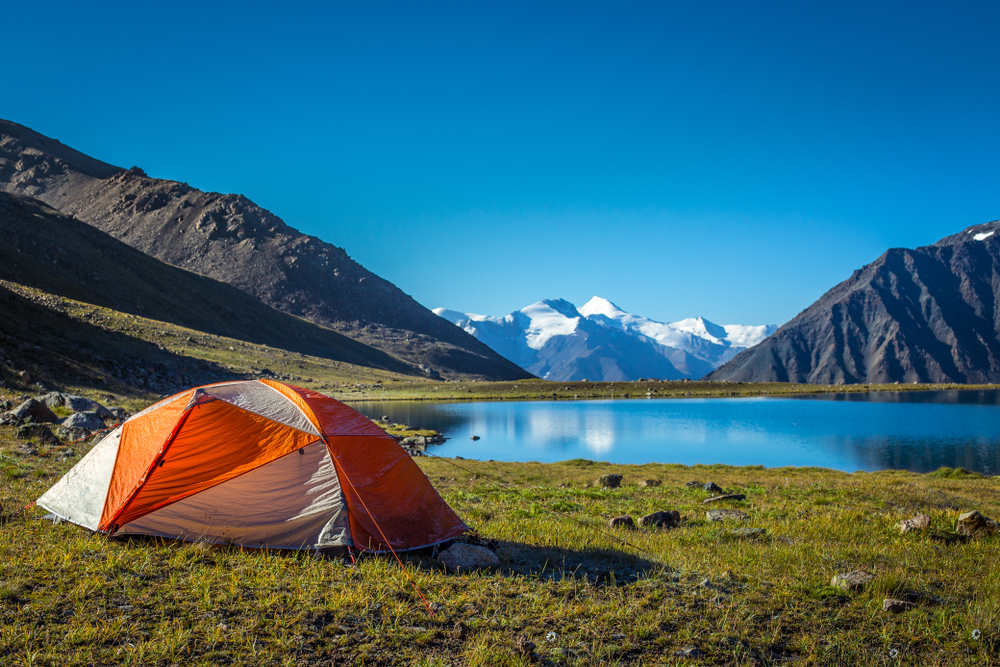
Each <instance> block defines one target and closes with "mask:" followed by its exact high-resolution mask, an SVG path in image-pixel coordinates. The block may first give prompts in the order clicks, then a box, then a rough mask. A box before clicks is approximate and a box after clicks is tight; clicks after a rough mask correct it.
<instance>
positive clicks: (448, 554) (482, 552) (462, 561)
mask: <svg viewBox="0 0 1000 667" xmlns="http://www.w3.org/2000/svg"><path fill="white" fill-rule="evenodd" d="M438 562H439V563H441V564H442V565H444V566H445V568H446V569H447V570H448V571H450V572H471V571H473V570H482V569H486V568H491V567H497V566H499V565H500V559H499V558H497V555H496V554H495V553H493V552H492V551H490V550H489V549H487V548H486V547H480V546H476V545H474V544H466V543H464V542H456V543H455V544H452V545H451V546H450V547H448V548H447V549H445V550H444V551H442V552H441V553H440V554H438Z"/></svg>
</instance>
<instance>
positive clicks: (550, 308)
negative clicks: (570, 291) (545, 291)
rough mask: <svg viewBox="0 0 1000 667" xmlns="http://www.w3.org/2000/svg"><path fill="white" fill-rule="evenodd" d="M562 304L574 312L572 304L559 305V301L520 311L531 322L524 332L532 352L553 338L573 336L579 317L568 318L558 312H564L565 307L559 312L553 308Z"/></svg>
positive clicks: (547, 302)
mask: <svg viewBox="0 0 1000 667" xmlns="http://www.w3.org/2000/svg"><path fill="white" fill-rule="evenodd" d="M563 304H565V305H568V306H569V307H570V308H573V310H574V311H575V310H576V309H575V308H574V307H573V304H571V303H569V302H568V301H563V302H562V303H560V301H559V300H556V301H539V302H538V303H533V304H531V305H530V306H528V307H527V308H522V309H521V310H520V312H521V313H523V314H524V315H526V316H527V317H528V319H529V320H531V325H530V326H529V327H528V329H527V330H526V331H525V334H526V337H527V339H528V347H530V348H531V349H533V350H540V349H542V347H544V345H545V344H546V343H547V342H549V340H550V339H551V338H552V337H553V336H571V335H573V332H574V331H576V325H577V324H579V322H580V318H579V316H577V317H569V316H567V315H566V313H564V312H560V310H566V308H565V307H562V308H560V309H559V310H557V309H556V308H555V307H554V306H556V305H560V306H561V305H563ZM577 315H579V313H577Z"/></svg>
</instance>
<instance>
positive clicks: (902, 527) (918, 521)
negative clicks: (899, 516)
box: [896, 514, 931, 534]
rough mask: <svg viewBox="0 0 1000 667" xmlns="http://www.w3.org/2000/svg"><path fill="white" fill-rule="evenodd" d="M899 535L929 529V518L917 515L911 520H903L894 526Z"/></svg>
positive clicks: (924, 515)
mask: <svg viewBox="0 0 1000 667" xmlns="http://www.w3.org/2000/svg"><path fill="white" fill-rule="evenodd" d="M896 527H897V528H899V532H900V533H904V534H905V533H912V532H915V531H918V530H927V529H928V528H930V527H931V517H930V516H929V515H927V514H918V515H917V516H915V517H913V518H912V519H904V520H903V521H900V522H899V523H897V524H896Z"/></svg>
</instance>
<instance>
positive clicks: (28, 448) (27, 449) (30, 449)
mask: <svg viewBox="0 0 1000 667" xmlns="http://www.w3.org/2000/svg"><path fill="white" fill-rule="evenodd" d="M14 453H15V454H17V455H19V456H35V455H36V454H38V447H35V446H34V445H33V444H31V443H30V442H22V443H19V444H17V445H15V446H14Z"/></svg>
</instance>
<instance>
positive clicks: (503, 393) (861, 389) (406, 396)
mask: <svg viewBox="0 0 1000 667" xmlns="http://www.w3.org/2000/svg"><path fill="white" fill-rule="evenodd" d="M996 389H1000V385H996V384H983V385H966V384H931V383H926V384H835V385H814V384H793V383H787V382H768V383H749V382H701V381H693V380H674V381H660V380H636V381H630V382H588V381H580V382H552V381H549V380H519V381H516V382H486V381H482V382H477V381H460V382H426V381H407V380H396V379H393V380H386V381H380V382H377V383H367V384H366V383H359V384H358V385H356V386H350V387H346V388H344V387H337V386H334V387H328V388H327V389H324V390H323V391H324V393H327V394H329V395H330V396H333V397H334V398H337V399H338V400H342V401H377V400H385V401H393V400H410V401H511V400H513V401H554V400H604V399H611V398H613V399H642V398H707V397H748V396H793V395H803V394H842V393H870V392H910V391H983V390H996Z"/></svg>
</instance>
